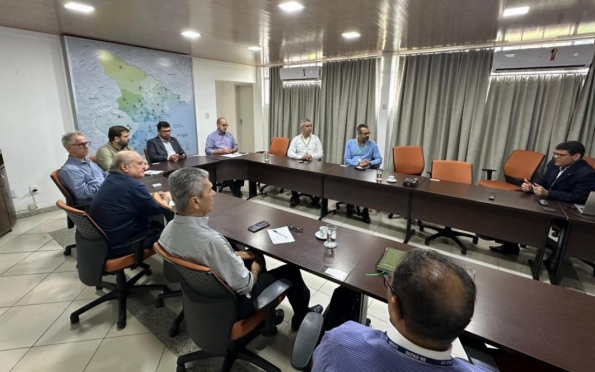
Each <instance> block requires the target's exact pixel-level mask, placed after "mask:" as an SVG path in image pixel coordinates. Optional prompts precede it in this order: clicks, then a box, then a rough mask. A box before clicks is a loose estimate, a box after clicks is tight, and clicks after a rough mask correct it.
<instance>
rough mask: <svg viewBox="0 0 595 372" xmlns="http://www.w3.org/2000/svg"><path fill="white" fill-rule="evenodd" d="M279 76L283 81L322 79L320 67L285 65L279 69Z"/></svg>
mask: <svg viewBox="0 0 595 372" xmlns="http://www.w3.org/2000/svg"><path fill="white" fill-rule="evenodd" d="M279 76H280V77H281V80H283V81H299V80H310V81H311V80H320V79H322V67H320V66H307V67H287V68H282V69H280V70H279Z"/></svg>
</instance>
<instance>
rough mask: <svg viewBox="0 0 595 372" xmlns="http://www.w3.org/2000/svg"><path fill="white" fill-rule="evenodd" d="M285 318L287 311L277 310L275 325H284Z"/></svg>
mask: <svg viewBox="0 0 595 372" xmlns="http://www.w3.org/2000/svg"><path fill="white" fill-rule="evenodd" d="M284 318H285V311H283V309H277V310H275V325H279V324H281V323H283V319H284Z"/></svg>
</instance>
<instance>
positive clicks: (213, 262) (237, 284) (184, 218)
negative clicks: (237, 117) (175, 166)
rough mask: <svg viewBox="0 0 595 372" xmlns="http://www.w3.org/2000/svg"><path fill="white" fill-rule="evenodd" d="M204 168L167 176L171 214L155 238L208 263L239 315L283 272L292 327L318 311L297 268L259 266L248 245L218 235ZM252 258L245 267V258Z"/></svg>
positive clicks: (246, 312)
mask: <svg viewBox="0 0 595 372" xmlns="http://www.w3.org/2000/svg"><path fill="white" fill-rule="evenodd" d="M212 186H213V185H212V184H211V182H210V181H209V174H208V173H207V172H206V171H204V170H202V169H198V168H183V169H180V170H178V171H175V172H174V173H172V174H171V175H170V176H169V187H170V190H171V195H172V198H173V201H174V203H175V204H176V212H177V213H176V215H175V217H174V219H173V221H171V222H170V223H169V224H167V226H166V227H165V229H164V230H163V233H162V234H161V238H159V244H161V245H162V246H163V248H164V249H165V250H166V251H168V252H169V253H170V254H172V255H174V256H177V257H180V258H183V259H185V260H188V261H191V262H194V263H197V264H200V265H204V266H207V267H209V268H210V269H211V270H213V272H214V273H215V274H217V276H219V278H221V279H222V280H223V281H225V283H227V285H228V286H229V288H231V289H232V290H234V291H235V292H236V293H237V295H238V300H239V302H240V309H239V312H238V319H242V318H246V317H248V316H250V315H251V314H253V313H254V311H255V310H254V301H255V300H256V298H257V297H258V295H259V294H260V293H261V292H262V291H263V290H264V289H265V288H266V287H268V286H269V285H271V284H272V283H274V282H275V281H276V280H278V279H282V278H286V279H288V280H289V281H291V283H292V284H293V286H292V287H291V288H290V289H289V290H288V291H287V292H286V293H287V298H288V299H289V303H290V304H291V307H292V308H293V310H294V312H295V315H294V317H293V319H292V321H291V327H292V328H293V329H294V330H297V329H298V328H299V326H300V324H301V323H302V320H303V319H304V317H305V316H306V314H307V313H308V312H309V311H316V312H319V313H321V312H322V306H320V305H316V306H313V307H311V308H308V302H309V301H310V291H309V290H308V287H307V286H306V284H305V283H304V280H303V279H302V275H301V273H300V270H299V269H298V268H296V267H294V266H290V265H283V266H281V267H278V268H276V269H274V270H271V271H268V272H263V271H262V262H261V261H260V260H259V259H258V258H257V257H256V256H255V255H254V254H253V253H252V252H249V251H238V252H235V251H234V250H233V248H232V247H231V245H230V244H229V242H228V241H227V240H226V239H225V237H224V236H223V235H221V234H220V233H218V232H217V231H215V230H213V229H211V228H209V226H208V221H209V218H208V217H207V214H208V213H209V212H210V211H211V209H212V208H213V202H214V200H213V199H214V197H215V195H216V193H215V191H213V190H212V189H211V188H212ZM245 260H246V261H248V260H252V263H251V265H250V270H248V269H247V268H246V266H245V265H244V261H245Z"/></svg>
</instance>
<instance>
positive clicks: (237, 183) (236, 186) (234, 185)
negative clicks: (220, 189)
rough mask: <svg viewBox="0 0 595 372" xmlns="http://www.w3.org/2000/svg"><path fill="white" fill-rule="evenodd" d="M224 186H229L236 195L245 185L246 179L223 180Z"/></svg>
mask: <svg viewBox="0 0 595 372" xmlns="http://www.w3.org/2000/svg"><path fill="white" fill-rule="evenodd" d="M223 186H228V187H229V189H230V190H231V193H232V194H233V195H234V196H238V195H239V194H240V192H241V191H242V186H244V180H228V181H223Z"/></svg>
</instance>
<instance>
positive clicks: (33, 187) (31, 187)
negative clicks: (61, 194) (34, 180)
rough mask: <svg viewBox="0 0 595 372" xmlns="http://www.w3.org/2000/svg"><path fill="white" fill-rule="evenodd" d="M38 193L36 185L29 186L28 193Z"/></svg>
mask: <svg viewBox="0 0 595 372" xmlns="http://www.w3.org/2000/svg"><path fill="white" fill-rule="evenodd" d="M38 191H39V189H38V188H37V185H31V186H29V192H30V193H31V194H35V193H37V192H38Z"/></svg>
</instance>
